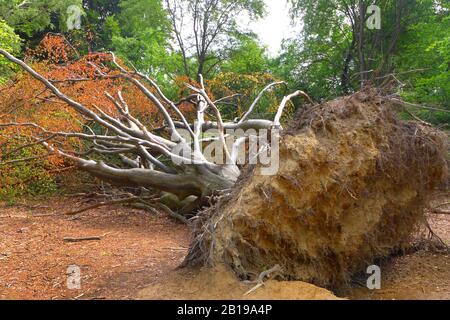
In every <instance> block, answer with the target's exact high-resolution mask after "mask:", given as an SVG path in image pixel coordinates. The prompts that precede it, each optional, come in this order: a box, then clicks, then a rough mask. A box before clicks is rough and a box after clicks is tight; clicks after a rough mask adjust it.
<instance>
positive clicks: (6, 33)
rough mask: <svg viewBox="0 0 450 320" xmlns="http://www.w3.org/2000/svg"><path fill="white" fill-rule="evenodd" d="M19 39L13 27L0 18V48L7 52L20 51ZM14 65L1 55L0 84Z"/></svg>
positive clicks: (9, 73)
mask: <svg viewBox="0 0 450 320" xmlns="http://www.w3.org/2000/svg"><path fill="white" fill-rule="evenodd" d="M20 44H21V40H20V38H19V36H18V35H16V34H15V33H14V30H13V28H11V27H10V26H8V25H7V24H6V22H4V21H2V20H0V48H2V49H3V50H7V51H8V52H12V53H18V52H19V51H20ZM13 70H14V67H13V66H12V64H11V63H9V62H7V61H6V60H5V59H4V58H3V57H0V84H2V83H3V82H4V81H5V80H6V79H7V78H8V77H9V76H10V75H11V73H12V72H13Z"/></svg>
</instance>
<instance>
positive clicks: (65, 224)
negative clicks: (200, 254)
mask: <svg viewBox="0 0 450 320" xmlns="http://www.w3.org/2000/svg"><path fill="white" fill-rule="evenodd" d="M78 206H79V199H71V198H63V199H50V200H48V201H46V202H45V203H43V202H40V203H37V204H27V206H13V207H8V206H6V205H4V204H1V205H0V300H1V299H131V298H133V297H134V295H135V294H136V293H137V292H138V291H139V290H140V289H141V288H142V287H145V286H146V285H148V284H149V283H151V282H153V281H155V280H157V279H158V278H159V277H161V276H162V275H163V274H164V273H165V272H168V271H170V270H172V269H174V268H176V267H177V266H178V265H179V264H180V262H181V261H182V259H183V257H184V256H185V253H186V250H187V249H186V247H187V246H188V244H189V237H190V235H189V230H188V229H187V228H186V226H184V225H181V224H179V223H177V222H175V221H173V220H171V219H170V218H167V217H165V216H163V215H161V216H156V215H151V214H149V213H146V212H144V211H139V210H135V209H130V208H125V207H104V208H99V209H96V210H93V211H90V212H86V213H83V214H81V215H80V216H79V218H78V219H75V220H73V219H71V218H70V217H67V216H64V215H62V213H63V212H66V211H70V210H72V208H75V207H78ZM46 214H54V215H51V216H39V215H46ZM91 236H101V238H102V240H100V241H82V242H75V243H69V242H65V241H64V238H65V237H72V238H81V237H91ZM71 265H76V266H79V268H80V269H81V288H80V289H79V290H69V289H68V288H67V274H66V273H67V270H68V267H69V266H71Z"/></svg>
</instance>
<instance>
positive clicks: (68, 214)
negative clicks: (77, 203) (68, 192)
mask: <svg viewBox="0 0 450 320" xmlns="http://www.w3.org/2000/svg"><path fill="white" fill-rule="evenodd" d="M139 200H140V198H139V197H131V198H127V199H119V200H111V201H102V202H99V203H96V204H93V205H91V206H88V207H85V208H82V209H79V210H75V211H71V212H66V213H65V214H64V215H67V216H74V215H77V214H80V213H83V212H86V211H89V210H92V209H97V208H99V207H104V206H107V205H114V204H124V203H131V202H137V201H139Z"/></svg>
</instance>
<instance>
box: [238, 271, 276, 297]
mask: <svg viewBox="0 0 450 320" xmlns="http://www.w3.org/2000/svg"><path fill="white" fill-rule="evenodd" d="M281 270H282V269H281V266H280V265H278V264H277V265H276V266H275V267H273V268H272V269H269V270H266V271H264V272H261V274H260V275H259V277H258V281H256V282H257V285H256V286H254V287H253V288H251V289H250V290H248V291H247V292H246V293H244V296H248V295H249V294H250V293H252V292H254V291H256V290H258V289H259V288H261V287H262V286H263V285H264V278H265V277H268V276H269V275H270V274H272V273H274V272H280V271H281Z"/></svg>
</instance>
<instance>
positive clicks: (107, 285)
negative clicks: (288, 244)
mask: <svg viewBox="0 0 450 320" xmlns="http://www.w3.org/2000/svg"><path fill="white" fill-rule="evenodd" d="M80 201H82V199H76V198H53V199H49V200H46V201H36V202H32V203H30V202H27V203H26V205H20V204H19V205H14V206H8V205H6V204H0V300H2V299H169V298H190V299H198V298H203V299H205V298H211V299H224V298H228V299H240V298H244V299H271V298H273V299H333V298H335V297H334V296H333V294H331V293H330V292H329V291H327V290H325V289H321V288H317V287H314V286H312V285H309V284H306V283H290V284H289V283H283V282H281V283H280V282H276V281H270V282H269V283H267V284H266V285H265V286H264V287H263V288H260V289H258V290H257V291H255V292H254V293H252V294H250V295H249V296H243V293H245V292H246V291H248V290H249V288H252V287H253V286H254V284H243V283H238V282H236V281H235V280H234V279H233V278H232V277H231V276H230V275H229V274H228V273H227V272H226V271H225V270H219V273H217V272H216V273H215V274H212V273H204V274H203V275H199V274H198V273H196V272H195V271H192V270H184V271H179V270H175V268H176V267H177V266H178V265H179V264H180V262H181V261H182V260H183V257H184V256H185V254H186V252H187V246H188V244H189V238H190V232H189V230H188V228H187V227H186V226H184V225H182V224H179V223H178V222H175V221H173V220H172V219H170V218H168V217H166V216H164V215H163V214H161V215H152V214H149V213H146V212H144V211H140V210H136V209H130V208H126V207H117V206H111V207H103V208H98V209H95V210H92V211H90V212H86V213H83V214H81V215H80V216H79V217H78V218H77V219H73V218H70V217H68V216H65V215H63V214H62V213H63V212H67V211H70V210H71V209H73V208H76V207H79V206H80ZM443 209H447V210H448V209H450V208H449V207H447V208H443ZM430 220H431V225H432V227H433V229H434V230H435V232H436V233H437V234H439V236H440V237H441V238H442V239H444V241H446V242H447V243H450V215H433V217H432V219H430ZM88 236H101V240H100V241H84V242H79V243H69V242H65V241H64V238H65V237H72V238H78V237H88ZM71 265H76V266H78V267H79V268H80V269H81V288H80V289H78V290H77V289H75V290H69V289H68V288H67V277H68V275H67V274H66V273H67V270H68V267H69V266H71ZM382 271H383V280H382V290H380V291H368V290H367V289H363V288H361V287H358V286H356V287H355V288H354V289H352V290H351V291H350V292H348V293H346V294H345V295H342V297H345V298H351V299H450V255H448V254H438V253H431V252H427V251H418V252H415V253H411V254H408V255H406V256H402V257H397V258H394V259H392V260H390V261H389V262H386V263H384V264H383V266H382ZM185 273H187V274H188V275H189V273H191V275H192V278H193V279H194V280H193V281H194V282H195V283H197V284H200V287H197V288H195V287H194V288H193V289H192V290H187V287H186V286H184V287H183V288H184V289H186V290H185V291H183V290H184V289H183V288H181V287H178V284H179V283H180V278H179V277H181V276H183V275H185ZM217 274H219V275H223V277H219V278H220V286H219V290H215V291H211V290H209V289H208V287H211V286H209V285H208V283H211V282H214V281H215V283H216V284H217V281H218V278H217ZM232 288H234V289H232ZM173 292H178V293H177V295H175V294H172V293H173Z"/></svg>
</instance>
